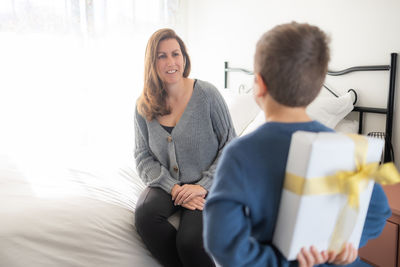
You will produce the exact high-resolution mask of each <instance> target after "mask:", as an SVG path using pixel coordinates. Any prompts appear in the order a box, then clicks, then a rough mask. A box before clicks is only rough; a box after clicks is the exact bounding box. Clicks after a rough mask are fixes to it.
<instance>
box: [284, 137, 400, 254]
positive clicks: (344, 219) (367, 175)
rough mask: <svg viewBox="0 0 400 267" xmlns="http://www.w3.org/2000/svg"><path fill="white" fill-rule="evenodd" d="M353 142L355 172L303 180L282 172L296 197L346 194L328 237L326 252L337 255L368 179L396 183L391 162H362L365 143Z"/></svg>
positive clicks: (363, 140) (357, 139)
mask: <svg viewBox="0 0 400 267" xmlns="http://www.w3.org/2000/svg"><path fill="white" fill-rule="evenodd" d="M348 136H349V137H350V138H351V139H352V140H353V141H354V143H355V155H354V156H355V163H356V169H355V171H339V172H337V173H336V174H334V175H331V176H325V177H316V178H309V179H306V178H304V177H301V176H297V175H295V174H292V173H286V177H285V182H284V189H286V190H288V191H291V192H293V193H295V194H297V195H327V194H346V195H347V203H346V205H345V207H344V208H343V210H342V211H341V213H340V215H339V217H338V220H337V223H336V226H335V230H334V232H333V234H332V239H331V242H330V246H329V249H330V250H334V251H336V252H339V251H340V250H341V249H342V247H343V245H344V243H345V242H346V241H347V240H348V238H349V237H350V235H351V233H352V230H353V228H354V226H355V221H356V220H357V216H358V210H359V196H360V192H362V191H364V190H365V189H366V187H367V186H368V182H369V180H370V179H372V180H374V181H375V182H377V183H379V184H382V185H391V184H395V183H399V182H400V174H399V173H398V171H397V169H396V167H395V166H394V164H393V163H392V162H390V163H386V164H383V165H379V164H378V163H377V162H375V163H368V164H367V163H366V155H367V151H368V140H367V138H366V137H364V136H361V135H356V134H349V135H348Z"/></svg>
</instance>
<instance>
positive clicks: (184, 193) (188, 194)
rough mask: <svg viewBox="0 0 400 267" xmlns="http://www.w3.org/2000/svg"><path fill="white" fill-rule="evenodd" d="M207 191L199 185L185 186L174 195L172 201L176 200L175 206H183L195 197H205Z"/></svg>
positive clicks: (175, 191)
mask: <svg viewBox="0 0 400 267" xmlns="http://www.w3.org/2000/svg"><path fill="white" fill-rule="evenodd" d="M206 194H207V190H205V189H204V187H202V186H201V185H198V184H185V185H182V186H181V187H180V188H178V189H177V190H174V192H173V193H172V200H175V202H174V204H175V205H182V204H183V203H186V202H188V201H190V200H191V199H193V198H194V197H198V196H201V197H203V198H204V197H205V196H206Z"/></svg>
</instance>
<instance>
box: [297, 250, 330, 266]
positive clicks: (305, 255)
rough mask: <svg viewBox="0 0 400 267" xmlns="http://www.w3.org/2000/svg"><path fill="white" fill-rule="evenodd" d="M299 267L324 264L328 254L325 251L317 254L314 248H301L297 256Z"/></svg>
mask: <svg viewBox="0 0 400 267" xmlns="http://www.w3.org/2000/svg"><path fill="white" fill-rule="evenodd" d="M297 260H298V262H299V267H312V266H314V265H318V264H322V263H325V262H326V261H327V260H328V254H327V253H326V252H325V251H322V252H319V251H318V250H317V249H316V248H315V247H314V246H311V248H310V250H307V249H306V248H302V249H301V250H300V252H299V254H297Z"/></svg>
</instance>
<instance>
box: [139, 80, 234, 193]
mask: <svg viewBox="0 0 400 267" xmlns="http://www.w3.org/2000/svg"><path fill="white" fill-rule="evenodd" d="M235 136H236V133H235V130H234V128H233V124H232V120H231V117H230V114H229V111H228V108H227V106H226V103H225V101H224V99H223V97H222V96H221V94H220V93H219V92H218V90H217V89H216V88H215V87H214V86H213V85H212V84H210V83H208V82H205V81H201V80H197V82H196V83H195V85H194V88H193V93H192V96H191V98H190V100H189V102H188V104H187V106H186V109H185V111H184V112H183V114H182V116H181V118H180V120H179V122H178V123H177V124H176V126H175V127H174V129H173V131H172V132H171V134H169V133H168V132H167V131H165V130H164V129H163V128H162V126H161V125H160V123H159V122H158V121H157V120H156V119H154V120H152V121H147V120H146V119H145V118H143V117H142V116H141V115H140V114H139V113H138V111H137V108H136V112H135V160H136V167H137V170H138V172H139V176H140V178H141V179H142V180H143V181H144V183H145V184H146V185H148V186H153V187H160V188H162V189H164V190H165V191H166V192H168V193H170V192H171V189H172V187H173V186H174V185H175V184H184V183H196V184H199V185H201V186H203V187H204V188H205V189H206V190H209V189H210V187H211V183H212V179H213V175H214V172H215V168H216V165H217V160H218V158H219V156H220V154H221V151H222V149H223V148H224V147H225V145H226V144H227V143H228V142H229V141H230V140H231V139H233V138H234V137H235Z"/></svg>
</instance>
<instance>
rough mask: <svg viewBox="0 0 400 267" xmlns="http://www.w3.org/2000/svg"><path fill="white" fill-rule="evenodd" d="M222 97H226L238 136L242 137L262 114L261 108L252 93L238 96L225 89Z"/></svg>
mask: <svg viewBox="0 0 400 267" xmlns="http://www.w3.org/2000/svg"><path fill="white" fill-rule="evenodd" d="M222 96H223V97H224V99H225V102H226V104H227V106H228V109H229V112H230V114H231V117H232V121H233V127H234V128H235V130H236V134H237V135H241V133H242V132H243V131H244V129H245V128H246V127H247V126H248V125H249V124H250V122H252V121H253V120H254V118H255V117H256V116H257V114H258V113H259V112H260V108H259V107H258V105H257V103H256V102H255V100H254V97H253V94H252V93H249V94H238V93H235V92H232V91H230V90H228V89H225V90H224V91H222Z"/></svg>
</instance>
